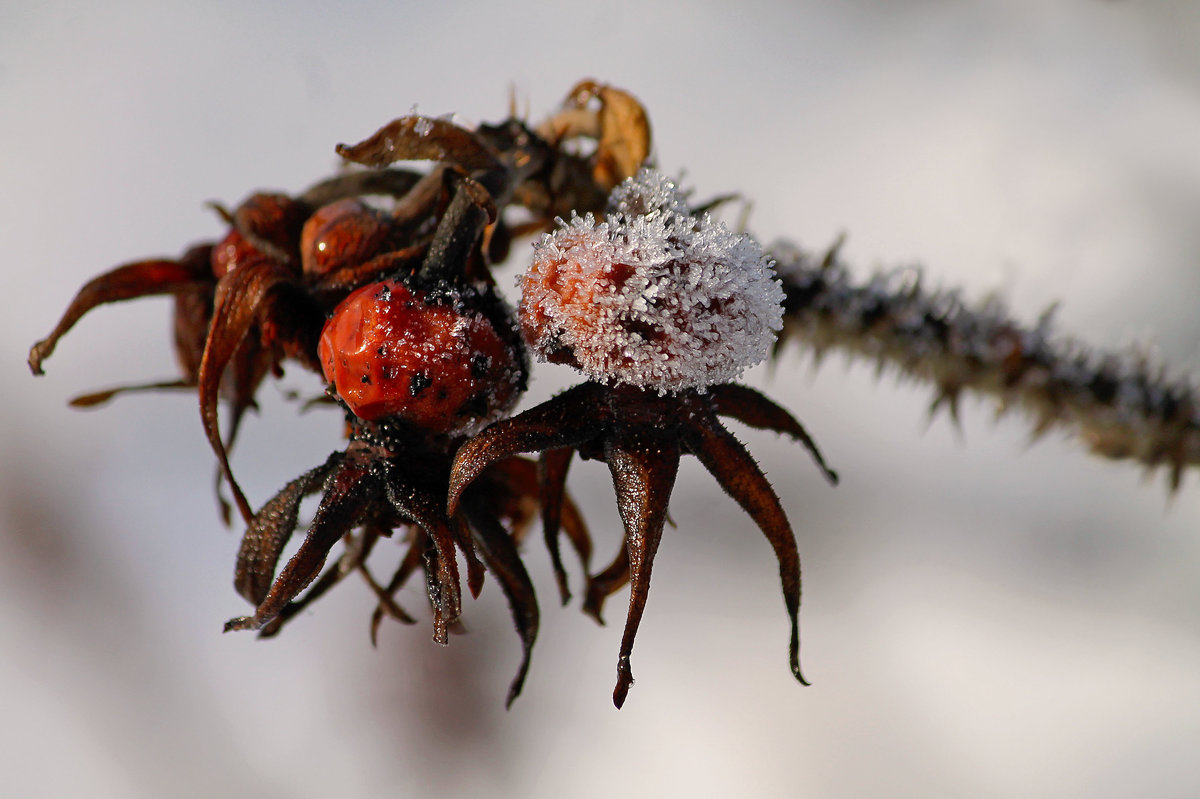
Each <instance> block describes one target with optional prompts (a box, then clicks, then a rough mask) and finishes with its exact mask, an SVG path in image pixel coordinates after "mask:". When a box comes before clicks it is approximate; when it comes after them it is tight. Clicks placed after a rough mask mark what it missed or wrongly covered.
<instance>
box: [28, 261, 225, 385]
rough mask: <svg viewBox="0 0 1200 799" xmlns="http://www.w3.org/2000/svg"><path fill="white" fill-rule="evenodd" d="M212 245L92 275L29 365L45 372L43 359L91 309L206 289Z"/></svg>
mask: <svg viewBox="0 0 1200 799" xmlns="http://www.w3.org/2000/svg"><path fill="white" fill-rule="evenodd" d="M211 251H212V245H210V244H201V245H198V246H195V247H192V248H191V249H190V250H188V251H187V252H186V253H184V254H183V256H182V257H181V258H179V260H176V261H172V260H167V259H154V260H149V261H137V262H134V263H131V264H125V265H123V266H118V267H117V268H116V269H113V270H112V271H110V272H105V273H104V274H102V275H99V276H97V277H94V278H92V279H91V280H89V281H88V282H87V283H85V284H84V285H83V288H81V289H80V290H79V292H78V293H77V294H76V295H75V298H74V299H73V300H71V303H70V305H68V306H67V310H66V311H64V312H63V315H62V318H61V319H59V321H58V324H56V325H55V326H54V329H53V330H52V331H50V335H48V336H46V338H44V339H42V340H41V341H39V342H37V343H36V344H34V345H33V347H31V348H30V350H29V368H30V370H32V371H33V373H34V374H35V375H40V374H43V370H42V363H43V362H44V361H45V360H46V359H47V358H49V357H50V355H51V353H53V352H54V348H55V347H56V346H57V345H58V341H59V339H61V338H62V337H63V336H64V335H66V334H67V332H68V331H69V330H70V329H71V328H72V327H74V326H75V323H76V322H78V321H79V319H80V318H81V317H82V316H83V315H84V314H86V313H87V312H88V311H90V310H92V309H93V308H95V307H97V306H99V305H107V304H109V303H114V302H122V301H124V300H133V299H137V298H139V297H153V296H157V295H163V294H180V293H184V292H189V291H201V290H204V289H205V288H206V287H207V285H208V283H209V282H211V279H210V278H209V266H208V263H209V254H210V252H211Z"/></svg>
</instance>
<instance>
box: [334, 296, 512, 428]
mask: <svg viewBox="0 0 1200 799" xmlns="http://www.w3.org/2000/svg"><path fill="white" fill-rule="evenodd" d="M477 296H478V295H472V298H473V297H477ZM456 299H458V300H461V299H462V298H461V297H458V298H456V297H445V296H442V295H438V296H437V297H436V298H434V297H431V295H430V294H429V293H427V292H425V291H420V290H411V289H409V288H408V287H407V286H405V285H404V284H403V283H401V282H399V281H396V280H385V281H382V282H379V283H373V284H371V285H369V286H364V287H363V288H361V289H359V290H358V291H355V292H354V293H353V294H351V295H350V296H348V297H347V298H346V299H345V300H343V301H342V303H341V304H340V305H338V307H337V308H336V309H334V312H333V315H332V316H331V317H330V318H329V321H328V322H326V324H325V329H324V330H323V331H322V332H321V341H320V344H319V346H318V350H317V353H318V356H319V357H320V360H321V367H322V369H323V370H324V372H325V378H326V379H327V380H329V381H330V382H332V383H333V384H334V387H335V389H336V390H337V393H338V396H339V397H341V398H342V400H343V401H344V402H345V403H346V405H347V406H349V408H350V410H351V411H353V412H354V414H355V415H356V416H358V417H359V418H360V419H364V420H366V421H376V420H381V419H384V418H387V417H399V418H401V419H404V420H406V421H408V422H411V423H413V424H415V425H417V426H419V427H421V428H422V429H425V430H428V431H430V432H435V433H452V432H459V431H462V430H465V429H467V428H469V427H472V426H474V425H476V424H479V423H482V422H485V421H487V420H489V419H491V418H493V417H494V416H496V415H497V414H498V413H500V412H502V411H505V410H507V409H508V408H509V407H511V405H512V404H513V403H514V402H515V401H516V399H517V396H518V395H519V393H520V391H521V388H522V386H523V384H524V378H525V369H524V363H523V358H522V355H521V353H520V351H519V350H518V349H517V348H516V346H515V345H513V344H511V343H507V342H506V337H504V336H502V335H501V334H500V333H498V331H497V329H496V327H495V324H494V323H493V321H492V320H491V319H489V318H488V316H487V315H485V314H484V313H483V312H482V311H479V310H474V309H472V308H471V303H470V302H469V301H466V302H463V301H455V300H456ZM469 299H470V298H468V300H469Z"/></svg>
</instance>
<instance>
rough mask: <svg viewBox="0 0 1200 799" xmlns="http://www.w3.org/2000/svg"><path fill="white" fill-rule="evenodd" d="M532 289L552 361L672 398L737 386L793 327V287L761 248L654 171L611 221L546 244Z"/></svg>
mask: <svg viewBox="0 0 1200 799" xmlns="http://www.w3.org/2000/svg"><path fill="white" fill-rule="evenodd" d="M521 290H522V293H521V306H520V318H521V326H522V329H523V331H524V334H525V337H526V340H527V341H528V342H529V344H530V346H531V347H532V348H533V350H534V352H536V353H537V354H538V356H539V357H540V358H541V359H542V360H549V361H556V362H563V363H569V364H571V365H572V366H575V367H577V368H579V369H580V370H582V371H583V372H584V373H585V374H587V375H588V376H589V377H591V378H592V379H594V380H598V381H600V382H602V383H610V384H622V383H623V384H628V385H632V386H637V387H640V388H649V389H653V390H656V391H658V392H659V393H660V394H664V393H673V392H677V391H682V390H686V389H701V390H703V389H704V388H706V387H708V386H712V385H716V384H719V383H726V382H728V381H730V380H733V379H736V378H737V377H738V376H739V375H740V374H741V373H742V371H743V370H744V369H746V368H747V367H749V366H753V365H754V364H757V363H759V362H760V361H762V360H763V359H765V358H766V357H767V354H768V353H769V352H770V349H771V345H772V343H773V342H774V341H775V334H776V333H777V332H778V331H779V330H780V328H781V327H782V319H783V307H782V302H783V290H782V289H781V288H780V285H779V281H778V280H777V279H776V278H775V273H774V271H773V269H772V268H771V262H770V260H769V259H768V258H767V257H765V256H764V255H763V252H762V248H761V247H760V246H759V245H758V243H757V242H756V241H754V239H752V238H750V237H749V236H743V235H737V234H735V233H732V232H730V231H729V229H728V228H726V227H725V225H724V224H722V223H720V222H718V221H715V220H713V219H712V218H711V217H710V216H709V215H708V214H703V215H701V216H699V217H695V216H691V215H690V213H689V210H688V206H687V202H686V200H685V199H684V197H683V196H682V195H681V194H680V193H679V191H678V190H677V189H676V187H675V185H674V184H673V183H672V182H671V181H670V180H668V179H667V178H666V177H665V176H664V175H663V174H662V173H661V172H658V171H655V170H651V169H643V170H642V171H641V172H639V173H638V174H637V176H636V177H633V178H630V179H629V180H627V181H625V182H624V183H623V184H621V185H620V186H618V187H617V188H616V189H615V190H614V191H613V194H612V196H611V197H610V200H609V213H608V214H607V216H606V217H605V219H604V221H602V222H596V221H595V219H594V218H593V217H592V216H591V215H590V214H589V215H587V216H584V217H575V218H574V219H572V220H571V221H570V222H569V223H563V224H562V226H561V227H560V228H559V229H558V230H557V231H555V232H554V233H551V234H548V235H546V236H545V237H543V238H542V240H541V241H540V242H538V243H537V244H536V245H535V246H534V259H533V264H532V266H530V268H529V270H528V271H527V272H526V273H525V275H524V277H523V278H522V280H521Z"/></svg>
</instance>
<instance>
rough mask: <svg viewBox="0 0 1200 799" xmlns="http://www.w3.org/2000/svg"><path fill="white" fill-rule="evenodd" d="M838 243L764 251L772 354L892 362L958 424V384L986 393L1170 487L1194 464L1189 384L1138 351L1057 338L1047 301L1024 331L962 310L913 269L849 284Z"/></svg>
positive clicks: (1199, 425) (1198, 421)
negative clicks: (770, 278) (1154, 472)
mask: <svg viewBox="0 0 1200 799" xmlns="http://www.w3.org/2000/svg"><path fill="white" fill-rule="evenodd" d="M840 244H841V242H840V241H839V242H838V243H836V244H834V246H833V247H832V248H831V249H830V250H829V251H828V252H827V253H825V255H824V256H814V255H812V254H810V253H806V252H803V251H801V250H800V249H798V248H796V247H795V246H793V245H790V244H787V243H782V244H776V245H775V246H774V247H772V248H771V250H772V252H771V254H772V255H773V256H774V258H775V259H776V261H777V263H776V270H777V272H778V274H779V276H780V278H781V279H782V280H783V287H784V291H785V292H786V294H787V299H786V300H785V301H784V309H785V310H784V329H783V332H782V333H781V334H780V336H779V340H778V342H777V343H776V349H777V351H778V349H779V348H781V347H783V346H784V345H785V344H786V343H788V342H792V341H795V342H799V343H801V344H803V346H805V347H808V348H811V349H812V350H813V352H814V355H815V357H816V358H818V359H819V358H820V357H821V356H822V355H823V354H824V353H825V352H826V351H828V350H830V349H838V350H840V351H842V352H845V353H847V354H849V355H851V356H854V357H862V358H867V359H870V360H873V361H875V362H876V363H877V365H878V366H879V368H880V369H883V368H887V367H894V368H896V369H898V370H899V371H900V372H901V373H902V374H904V375H906V376H908V377H911V378H913V379H914V380H917V381H920V382H923V383H929V384H932V385H933V386H934V387H935V390H936V395H935V397H934V400H933V403H932V405H931V406H930V411H931V412H935V411H937V410H938V409H940V408H942V407H945V408H946V409H947V410H948V411H949V413H950V415H951V416H952V417H953V418H955V419H956V420H957V412H958V398H959V395H960V394H961V393H962V392H963V391H964V390H970V391H973V392H975V393H978V394H984V395H990V396H993V397H995V398H997V399H998V400H999V402H1000V411H1001V412H1005V411H1007V410H1009V409H1010V408H1013V407H1017V408H1020V409H1021V410H1023V411H1024V412H1025V413H1026V415H1027V416H1028V417H1029V418H1030V419H1031V420H1032V421H1033V427H1034V436H1035V438H1037V437H1040V436H1042V435H1043V434H1045V433H1046V432H1047V431H1049V430H1050V429H1052V428H1056V427H1057V428H1063V429H1065V430H1067V431H1068V432H1070V433H1072V434H1073V436H1074V437H1075V438H1077V439H1079V440H1081V441H1082V442H1083V443H1084V445H1085V446H1086V447H1087V448H1088V449H1090V450H1091V451H1092V452H1094V453H1096V454H1099V455H1102V456H1104V457H1107V458H1113V459H1130V460H1135V461H1138V462H1140V463H1142V464H1144V465H1145V466H1146V467H1147V468H1149V469H1154V468H1157V467H1159V466H1166V467H1167V468H1168V469H1169V470H1170V476H1169V483H1170V487H1171V490H1172V491H1175V490H1176V489H1178V487H1179V483H1180V480H1181V478H1182V476H1183V470H1184V467H1186V466H1196V465H1200V411H1198V408H1200V397H1198V396H1197V394H1196V391H1195V390H1194V389H1193V387H1192V385H1191V383H1190V382H1189V381H1188V380H1187V379H1177V378H1173V377H1170V376H1168V375H1167V373H1166V369H1165V367H1164V366H1163V365H1161V364H1157V363H1153V362H1151V360H1150V359H1149V358H1148V357H1147V356H1146V355H1145V354H1141V353H1137V352H1126V353H1120V354H1118V353H1112V352H1102V351H1098V350H1095V349H1093V348H1091V347H1088V346H1086V345H1085V344H1083V343H1081V342H1080V341H1078V340H1075V339H1071V338H1069V337H1065V336H1059V335H1055V334H1054V331H1053V329H1052V327H1053V325H1052V317H1053V311H1054V309H1053V308H1051V309H1050V310H1049V311H1047V312H1046V313H1044V314H1043V315H1042V317H1041V318H1040V319H1039V320H1038V322H1037V324H1036V325H1034V326H1033V327H1032V328H1028V327H1023V326H1022V325H1021V324H1020V323H1018V322H1017V321H1015V320H1013V319H1012V318H1011V317H1010V316H1009V315H1008V311H1007V309H1006V308H1005V307H1004V306H1003V304H1002V303H1000V302H998V301H995V300H992V301H988V302H984V303H982V304H980V305H979V306H978V307H970V306H968V305H967V304H966V303H964V301H963V299H962V297H961V296H960V295H959V293H958V292H955V291H946V290H935V291H926V290H925V289H924V288H923V287H922V285H921V279H920V275H919V273H913V272H912V271H911V270H905V271H895V272H886V273H878V274H876V275H874V276H873V277H871V278H870V279H869V280H867V281H866V282H865V283H862V284H860V285H856V284H855V283H854V282H853V279H852V278H851V276H850V275H849V273H848V271H847V269H846V267H845V265H844V264H843V263H842V262H841V261H840V259H839V258H838V247H839V245H840Z"/></svg>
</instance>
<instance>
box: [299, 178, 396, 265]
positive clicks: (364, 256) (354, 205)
mask: <svg viewBox="0 0 1200 799" xmlns="http://www.w3.org/2000/svg"><path fill="white" fill-rule="evenodd" d="M390 235H391V227H390V225H389V224H388V219H387V217H386V216H384V215H383V214H381V213H379V212H378V211H375V210H374V209H372V208H371V207H370V206H368V205H367V204H366V203H364V202H362V201H361V200H358V199H355V198H353V197H348V198H346V199H343V200H338V201H336V202H332V203H330V204H329V205H326V206H323V207H321V208H319V209H317V211H316V212H315V213H314V214H313V215H312V216H311V217H309V219H308V221H307V222H305V223H304V230H303V232H301V234H300V259H301V263H302V265H303V272H304V274H306V275H324V274H327V273H329V272H332V271H334V270H336V269H339V268H341V267H344V266H352V265H354V264H359V263H362V262H363V261H367V260H369V259H371V258H372V257H374V256H375V255H378V254H379V253H380V252H381V251H382V248H383V246H384V244H385V243H386V242H387V240H388V237H389V236H390Z"/></svg>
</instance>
